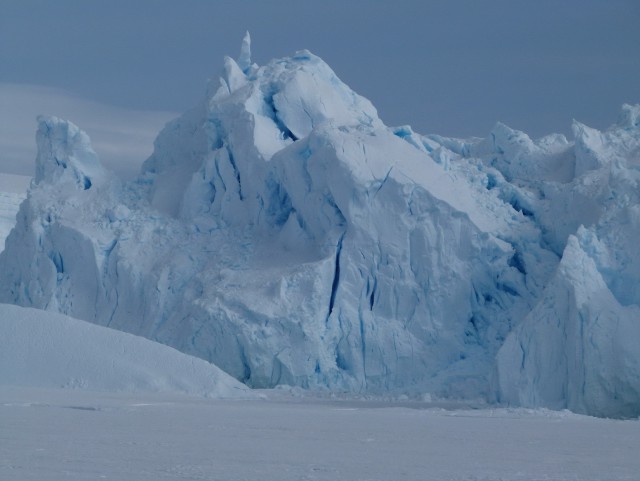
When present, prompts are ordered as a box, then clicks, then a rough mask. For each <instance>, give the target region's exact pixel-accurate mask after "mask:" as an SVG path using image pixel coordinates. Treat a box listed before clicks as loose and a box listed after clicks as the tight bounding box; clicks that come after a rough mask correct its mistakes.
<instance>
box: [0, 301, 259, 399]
mask: <svg viewBox="0 0 640 481" xmlns="http://www.w3.org/2000/svg"><path fill="white" fill-rule="evenodd" d="M0 385H5V386H34V387H65V388H72V389H91V390H100V391H102V390H109V391H154V392H158V391H165V392H166V391H171V392H184V393H190V394H197V395H205V396H212V397H224V398H230V397H250V396H251V393H250V392H249V390H248V388H247V387H246V386H244V385H243V384H241V383H239V382H238V381H236V380H235V379H232V378H231V377H230V376H229V375H227V374H225V373H224V372H222V371H220V369H218V368H217V367H215V366H213V365H211V364H209V363H207V362H205V361H203V360H202V359H197V358H194V357H191V356H186V355H184V354H182V353H180V352H178V351H176V350H175V349H172V348H170V347H167V346H163V345H161V344H158V343H156V342H152V341H149V340H148V339H144V338H141V337H137V336H132V335H131V334H127V333H124V332H120V331H116V330H113V329H107V328H104V327H101V326H96V325H93V324H89V323H87V322H84V321H79V320H77V319H72V318H70V317H67V316H63V315H60V314H54V313H47V312H43V311H39V310H36V309H27V308H22V307H17V306H10V305H6V304H0Z"/></svg>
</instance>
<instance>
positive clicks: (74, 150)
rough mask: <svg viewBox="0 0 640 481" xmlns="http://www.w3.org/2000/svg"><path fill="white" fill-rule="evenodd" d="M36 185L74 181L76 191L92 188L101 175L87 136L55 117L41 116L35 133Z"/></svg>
mask: <svg viewBox="0 0 640 481" xmlns="http://www.w3.org/2000/svg"><path fill="white" fill-rule="evenodd" d="M36 141H37V144H38V155H37V157H36V179H35V180H36V183H38V184H39V183H41V182H49V183H53V182H57V181H59V180H61V179H65V178H66V179H73V181H74V182H75V183H76V184H77V186H78V187H79V188H82V189H84V190H87V189H89V188H91V185H92V184H93V182H94V181H93V179H95V178H96V177H100V176H102V175H103V174H104V170H103V168H102V165H101V164H100V161H99V160H98V156H97V155H96V153H95V151H94V150H93V148H92V147H91V140H90V139H89V136H88V135H87V134H86V133H85V132H84V131H82V130H80V129H79V128H78V127H77V126H76V125H75V124H73V123H72V122H69V121H67V120H63V119H60V118H58V117H52V116H45V115H40V116H39V117H38V132H37V134H36Z"/></svg>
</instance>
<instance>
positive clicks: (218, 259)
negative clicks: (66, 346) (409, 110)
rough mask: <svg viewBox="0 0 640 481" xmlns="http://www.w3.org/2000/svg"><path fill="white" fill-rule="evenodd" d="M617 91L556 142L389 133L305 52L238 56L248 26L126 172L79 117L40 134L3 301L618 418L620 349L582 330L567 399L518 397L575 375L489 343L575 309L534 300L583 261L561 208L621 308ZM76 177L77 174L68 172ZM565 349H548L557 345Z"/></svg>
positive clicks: (354, 387)
mask: <svg viewBox="0 0 640 481" xmlns="http://www.w3.org/2000/svg"><path fill="white" fill-rule="evenodd" d="M637 109H638V107H628V106H626V107H625V108H624V110H623V117H622V121H621V123H620V124H619V125H617V126H614V127H612V129H610V130H609V131H607V132H602V133H600V132H597V131H593V132H592V131H591V130H587V128H586V127H585V128H583V129H577V130H576V140H575V141H574V142H570V141H567V139H565V138H564V137H563V136H560V135H551V136H547V137H544V138H542V139H539V140H532V139H530V138H529V137H528V136H526V134H524V133H522V132H518V131H515V130H512V129H510V128H508V127H507V126H504V125H502V124H498V125H497V126H496V127H495V129H494V131H493V132H492V133H491V135H490V136H489V137H487V138H486V139H469V140H459V139H450V138H445V137H441V136H435V135H431V136H422V135H419V134H417V133H415V132H413V131H412V130H411V128H410V127H398V128H389V127H386V126H385V125H384V124H383V122H382V121H381V120H380V119H379V118H378V115H377V113H376V110H375V108H374V107H373V106H372V105H371V103H370V102H369V101H368V100H366V99H364V98H362V97H360V96H359V95H357V94H356V93H354V92H353V91H352V90H351V89H349V87H347V86H346V85H345V84H344V83H342V82H341V81H340V80H339V79H338V78H337V77H336V75H335V74H334V73H333V71H332V70H331V69H330V68H329V66H327V64H325V63H324V62H323V61H322V60H321V59H320V58H318V57H316V56H314V55H313V54H311V53H309V52H307V51H302V52H298V53H296V54H295V55H293V56H291V57H287V58H283V59H277V60H273V61H271V62H269V63H268V64H267V65H265V66H257V65H255V64H253V63H252V62H251V56H250V41H249V37H248V36H247V37H245V40H244V42H243V46H242V48H241V54H240V57H239V59H238V60H237V61H236V60H233V59H231V58H225V61H224V68H223V70H222V73H221V76H220V79H219V80H217V81H214V82H211V83H210V85H209V87H208V89H207V93H206V95H205V98H204V99H203V101H202V102H201V103H200V104H199V105H198V106H196V107H195V108H194V109H192V110H191V111H189V112H187V113H185V114H184V115H182V116H181V117H179V118H178V119H176V120H174V121H172V122H170V123H169V124H168V125H167V126H166V127H165V129H164V130H163V131H162V132H161V133H160V135H159V136H158V138H157V140H156V142H155V150H154V153H153V155H152V156H151V157H150V158H149V159H147V161H146V162H145V163H144V166H143V169H142V172H141V175H140V177H139V178H138V179H137V180H136V181H135V182H131V183H128V184H122V183H120V182H119V181H118V180H117V179H115V178H114V177H113V176H110V175H108V174H102V173H101V172H102V171H101V167H99V164H97V162H94V159H95V157H94V156H92V155H90V154H89V152H91V149H90V147H89V146H88V144H87V142H85V137H84V135H83V134H79V133H78V132H77V131H76V130H74V129H76V128H75V126H71V125H70V124H65V123H64V122H63V123H61V124H59V128H58V129H53V130H51V131H50V132H49V133H47V131H46V129H44V132H43V135H42V140H40V141H39V146H40V150H41V153H40V154H39V156H38V165H41V164H42V167H39V169H41V170H43V171H46V172H60V170H59V169H60V166H61V165H66V166H71V167H72V168H71V170H70V171H69V169H68V168H67V169H64V168H63V170H62V171H63V172H67V171H68V172H72V173H73V175H71V174H67V173H63V174H47V175H44V174H42V175H41V177H43V178H44V177H46V178H47V179H52V180H51V181H47V182H38V183H37V184H36V185H35V186H34V187H33V188H32V189H31V191H30V193H29V198H28V200H27V202H25V203H24V204H23V205H22V207H21V211H20V214H19V218H18V225H17V227H16V229H15V230H14V232H13V233H12V234H11V235H10V237H9V238H8V240H7V249H6V251H5V253H4V254H2V255H1V256H0V300H2V301H5V302H12V303H17V304H21V305H27V306H34V307H39V308H43V309H48V310H53V311H59V312H63V313H66V314H70V315H73V316H75V317H78V318H81V319H85V320H89V321H92V322H96V323H98V324H104V325H108V326H111V327H115V328H118V329H122V330H125V331H129V332H133V333H136V334H140V335H143V336H145V337H149V338H151V339H154V340H158V341H161V342H163V343H166V344H169V345H171V346H173V347H176V348H177V349H179V350H181V351H184V352H186V353H189V354H194V355H197V356H199V357H202V358H204V359H206V360H209V361H211V362H213V363H215V364H216V365H218V366H220V367H221V368H222V369H223V370H225V371H226V372H228V373H230V374H232V375H233V376H234V377H236V378H237V379H239V380H242V381H243V382H245V383H247V384H249V385H251V386H256V387H266V386H274V385H277V384H290V385H298V386H302V387H309V388H322V389H340V390H350V391H370V392H381V391H401V392H408V393H424V392H430V393H433V394H437V395H442V396H455V397H474V398H477V397H486V398H492V397H498V398H499V399H500V400H503V401H505V402H514V403H523V404H527V405H532V404H533V405H552V406H553V407H566V406H571V407H572V408H575V409H577V410H582V411H586V412H591V411H593V412H597V413H600V414H605V415H621V414H624V415H628V414H629V413H632V414H633V412H634V411H633V409H632V410H628V409H626V408H625V409H622V408H621V404H620V403H617V402H615V401H614V402H611V403H607V404H606V405H604V407H603V408H602V409H601V408H600V404H598V407H597V409H596V408H595V407H593V406H595V404H594V403H593V402H592V401H593V398H594V397H597V398H598V399H600V398H601V393H602V392H605V393H607V392H611V389H612V388H613V387H612V386H613V385H612V384H610V380H611V378H610V377H607V376H608V375H609V373H610V372H613V370H614V366H616V369H618V367H619V364H616V363H614V362H613V361H611V362H607V361H608V360H611V358H610V356H609V354H608V353H609V352H610V345H609V344H606V343H604V344H600V343H599V342H596V343H595V346H592V344H589V342H588V340H587V338H584V339H585V340H584V345H585V346H587V344H588V347H589V349H595V352H596V353H597V355H598V356H601V357H602V359H601V361H600V362H601V367H602V369H601V370H600V372H602V373H603V374H602V376H599V377H596V378H595V381H593V383H592V385H589V387H588V388H585V389H583V390H581V391H579V392H576V393H575V395H574V394H572V395H571V396H577V397H578V398H579V399H580V401H579V402H574V401H573V400H574V399H576V398H575V397H570V396H569V395H568V394H567V393H568V392H569V391H568V390H567V389H565V388H561V390H560V391H559V392H560V393H565V395H564V396H562V395H560V397H558V396H557V392H558V391H551V390H543V391H541V392H542V394H540V395H537V394H536V395H528V394H527V392H529V391H527V389H530V386H529V385H528V384H526V383H523V382H521V381H519V380H521V379H523V376H525V377H526V376H530V377H531V378H533V379H542V378H543V377H544V376H551V377H552V378H553V379H554V380H555V381H557V382H558V383H559V385H561V386H566V385H567V383H573V382H575V379H574V378H575V375H574V373H573V371H571V370H567V371H564V373H565V374H566V375H565V374H563V373H560V372H557V370H556V369H554V368H553V366H549V365H547V364H545V363H542V362H535V363H532V364H527V362H523V361H522V359H520V358H518V357H517V356H518V355H519V352H520V351H518V350H517V349H512V348H509V347H508V346H514V345H515V346H520V345H522V346H527V347H526V349H525V348H523V350H522V355H523V356H525V357H526V356H529V354H530V353H531V355H534V353H535V352H537V351H536V350H537V349H540V348H541V347H540V345H539V343H535V342H531V343H529V344H525V343H524V342H522V343H521V337H522V336H525V335H528V334H527V332H528V329H530V328H529V327H527V326H535V329H538V328H539V327H540V326H541V325H542V324H540V323H539V322H537V321H536V319H538V318H539V316H551V317H552V318H553V319H555V321H554V322H555V323H556V325H562V323H567V322H568V323H570V322H573V321H572V319H574V317H571V316H568V315H567V316H565V315H562V316H559V315H557V312H559V311H549V309H552V310H553V309H554V307H553V306H555V305H556V304H557V303H556V301H555V300H549V299H551V298H553V299H555V297H554V296H556V295H560V294H559V293H560V292H563V290H562V289H560V288H559V287H558V286H560V285H562V286H565V285H567V284H566V283H565V282H564V281H562V282H561V281H559V280H558V276H562V275H563V274H562V273H563V272H569V270H567V269H565V268H564V267H562V266H563V265H566V263H567V262H574V260H575V259H579V256H569V257H567V259H569V260H565V257H564V256H563V253H565V252H569V251H566V249H569V247H571V246H573V245H574V241H573V240H572V239H573V238H574V237H572V236H575V235H576V234H577V233H578V230H579V227H580V225H584V226H585V229H587V230H588V231H589V232H591V233H592V236H591V237H589V236H587V235H586V234H585V235H582V237H581V238H584V239H593V241H589V242H591V245H592V246H595V247H593V248H590V249H589V250H587V252H590V254H589V255H590V256H591V257H592V258H594V259H595V261H594V262H595V265H596V266H597V270H598V272H599V273H600V274H601V276H602V278H603V279H604V285H605V286H606V288H607V289H609V290H610V292H611V296H610V297H607V296H604V297H602V299H605V298H606V299H614V300H616V302H621V303H623V305H628V304H634V305H635V304H638V303H639V302H640V301H639V300H638V298H637V293H636V291H635V289H636V287H633V286H637V285H638V284H639V283H638V282H637V281H638V278H639V276H638V271H637V267H636V266H637V262H636V260H635V259H636V257H637V255H636V253H635V251H634V250H633V248H632V245H631V243H632V239H633V238H634V234H635V227H634V226H635V225H636V223H635V220H634V219H635V215H636V213H635V211H636V210H637V209H636V206H637V205H638V203H637V199H636V191H637V189H635V185H636V181H635V177H636V171H635V165H636V164H637V145H638V143H637V142H638V138H640V134H639V130H640V129H639V128H638V126H637V125H636V124H637V122H636V120H637V117H638V115H637ZM634 119H635V120H634ZM65 129H66V130H65ZM65 131H66V132H71V133H72V134H71V136H70V137H69V135H67V137H64V136H62V137H61V136H60V135H59V134H58V133H56V132H65ZM69 138H71V139H77V140H74V141H73V142H69V140H68V139H69ZM40 144H42V145H40ZM49 152H55V154H50V153H49ZM58 177H59V179H60V180H59V179H58ZM85 177H86V178H88V179H90V181H91V186H90V188H86V189H85V188H82V187H83V186H84V185H85V184H84V182H83V181H81V180H80V181H76V180H74V182H75V183H76V185H78V186H80V187H81V188H79V189H75V188H74V189H69V188H68V183H67V181H65V180H64V178H72V179H83V178H85ZM93 179H100V181H99V182H97V183H95V182H94V181H93ZM94 185H95V188H94V187H93V186H94ZM614 226H615V228H614ZM583 230H584V229H583ZM581 232H582V231H581ZM616 233H617V234H616ZM584 242H587V241H586V240H585V241H584ZM603 246H605V247H603ZM564 255H565V256H566V255H567V254H564ZM571 259H573V260H571ZM618 274H621V275H622V279H623V280H624V281H623V282H619V281H618V280H617V279H619V278H620V277H618ZM567 282H568V283H569V285H572V284H571V283H572V282H573V281H571V279H569V280H568V281H567ZM554 286H555V287H554ZM558 302H560V301H558ZM607 302H608V301H607ZM612 309H613V310H612V311H611V312H621V311H618V310H617V309H618V308H617V307H612ZM570 312H577V311H575V310H573V311H570ZM589 312H592V313H593V312H595V311H589ZM625 312H626V311H625ZM629 312H635V311H629ZM625 315H626V314H625ZM553 316H555V317H553ZM632 317H633V316H632ZM582 318H583V317H581V319H582ZM613 319H619V317H616V316H615V315H614V318H613ZM594 322H595V323H596V324H597V322H596V321H594ZM607 322H614V321H607ZM630 322H631V324H629V326H632V325H635V324H633V322H632V321H630ZM623 324H624V323H623ZM623 324H620V325H623ZM624 326H627V324H624ZM624 326H623V327H622V329H623V332H627V331H626V329H627V327H624ZM532 328H533V327H532ZM629 329H633V327H629ZM570 332H578V331H570ZM629 332H631V331H629ZM530 337H531V336H530ZM531 338H532V339H533V338H535V339H544V335H542V336H540V337H535V336H534V337H531ZM505 339H506V341H505ZM581 339H583V338H581ZM573 340H574V341H575V342H578V343H581V342H583V341H580V340H576V339H573ZM514 343H515V344H514ZM614 345H615V343H614ZM567 346H568V344H567V343H564V344H561V345H560V347H559V348H558V349H559V351H558V352H561V354H560V355H562V356H572V355H573V354H572V352H573V351H571V352H569V351H567V349H568V347H567ZM501 348H502V350H501V352H500V355H499V356H498V361H497V364H496V354H497V353H498V351H499V350H500V349H501ZM585 349H586V347H585ZM625 352H626V351H625ZM639 356H640V351H638V350H635V351H634V350H633V349H631V350H629V351H628V357H627V358H625V361H624V363H623V364H622V365H623V366H624V369H622V374H620V370H618V371H616V372H617V374H616V376H622V377H623V378H624V379H625V380H624V381H623V382H621V383H620V384H619V385H616V386H615V389H624V390H625V395H624V399H625V403H626V404H628V402H631V403H632V404H633V400H634V399H635V400H637V399H638V394H637V393H636V392H634V391H633V390H632V389H631V390H630V388H628V386H631V385H632V383H629V382H628V380H629V379H632V378H633V376H635V375H637V372H638V369H637V362H636V361H637V359H638V357H639ZM528 359H529V358H528ZM585 359H587V358H586V357H585ZM589 359H590V358H589ZM627 370H628V371H629V372H626V371H627ZM562 376H565V377H562ZM555 381H554V382H555ZM563 383H564V384H563ZM534 384H536V385H537V384H538V383H534ZM534 387H535V386H534ZM562 389H564V391H563V390H562ZM596 393H597V394H596ZM620 399H622V397H620ZM629 400H631V401H629ZM596 404H597V403H596ZM638 405H640V403H639V404H638Z"/></svg>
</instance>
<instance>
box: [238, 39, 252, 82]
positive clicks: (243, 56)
mask: <svg viewBox="0 0 640 481" xmlns="http://www.w3.org/2000/svg"><path fill="white" fill-rule="evenodd" d="M237 63H238V67H240V70H242V71H243V72H244V73H247V71H248V70H249V68H250V67H251V35H250V34H249V31H247V32H245V34H244V37H243V39H242V45H241V46H240V56H239V57H238V62H237Z"/></svg>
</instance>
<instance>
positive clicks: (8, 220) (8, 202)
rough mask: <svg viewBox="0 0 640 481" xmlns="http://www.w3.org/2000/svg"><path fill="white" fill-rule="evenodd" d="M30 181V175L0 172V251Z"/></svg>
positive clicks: (13, 223)
mask: <svg viewBox="0 0 640 481" xmlns="http://www.w3.org/2000/svg"><path fill="white" fill-rule="evenodd" d="M30 181H31V178H30V177H26V176H22V175H12V174H0V252H1V251H2V250H3V249H4V241H5V239H6V238H7V236H8V235H9V232H10V231H11V229H13V226H14V225H15V223H16V214H17V213H18V208H19V207H20V203H21V202H22V201H23V200H24V198H25V197H26V192H27V187H28V186H29V182H30Z"/></svg>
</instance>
